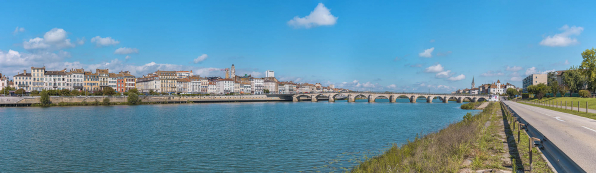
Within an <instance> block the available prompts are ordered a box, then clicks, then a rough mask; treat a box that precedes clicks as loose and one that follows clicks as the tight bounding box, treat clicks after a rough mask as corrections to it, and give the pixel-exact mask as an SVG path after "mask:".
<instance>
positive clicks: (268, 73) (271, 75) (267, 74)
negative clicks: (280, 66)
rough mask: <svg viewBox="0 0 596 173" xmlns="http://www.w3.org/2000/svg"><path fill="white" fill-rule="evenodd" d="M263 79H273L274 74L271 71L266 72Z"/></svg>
mask: <svg viewBox="0 0 596 173" xmlns="http://www.w3.org/2000/svg"><path fill="white" fill-rule="evenodd" d="M265 77H275V73H274V72H273V70H267V71H265Z"/></svg>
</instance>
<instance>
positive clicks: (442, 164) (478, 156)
mask: <svg viewBox="0 0 596 173" xmlns="http://www.w3.org/2000/svg"><path fill="white" fill-rule="evenodd" d="M497 108H498V104H496V103H493V104H491V105H489V106H488V107H487V108H485V109H484V111H482V112H480V113H478V114H476V115H474V116H469V118H466V119H464V120H462V121H460V122H458V123H453V124H450V125H449V126H448V127H446V128H445V129H443V130H440V131H438V132H436V133H430V134H428V135H426V136H424V137H422V138H418V137H417V138H415V139H414V140H413V141H409V140H408V142H407V143H406V144H404V145H402V146H399V147H398V146H397V145H396V144H394V145H393V146H392V147H391V148H390V149H389V150H387V151H386V152H385V153H383V154H382V155H380V156H377V157H373V158H370V159H367V160H366V161H364V162H361V163H360V164H359V165H358V166H356V167H354V168H353V169H352V172H459V170H460V169H461V168H462V162H463V160H464V159H465V158H468V157H474V158H475V161H474V162H473V164H472V165H471V166H473V167H478V168H480V167H499V165H498V164H496V163H493V162H490V161H492V160H494V159H493V158H492V157H491V155H490V154H488V153H489V152H488V151H491V150H497V149H496V148H495V147H494V144H495V141H494V139H493V135H492V134H485V132H492V130H483V128H484V124H485V123H486V122H487V121H489V120H491V116H493V115H494V114H495V112H496V110H497ZM491 124H492V123H491ZM489 129H490V127H489ZM486 161H489V163H490V164H489V165H486V164H485V163H486Z"/></svg>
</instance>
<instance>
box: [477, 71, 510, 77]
mask: <svg viewBox="0 0 596 173" xmlns="http://www.w3.org/2000/svg"><path fill="white" fill-rule="evenodd" d="M503 75H505V73H502V72H498V71H497V72H493V71H490V70H489V71H488V72H486V73H482V74H480V76H484V77H492V76H503Z"/></svg>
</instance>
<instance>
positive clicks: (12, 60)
mask: <svg viewBox="0 0 596 173" xmlns="http://www.w3.org/2000/svg"><path fill="white" fill-rule="evenodd" d="M66 57H70V53H68V52H65V51H60V52H58V53H57V54H56V53H51V52H46V51H43V52H36V53H21V52H18V51H15V50H8V52H4V51H2V50H0V69H2V70H5V72H17V71H21V70H23V69H28V68H29V69H30V68H31V66H41V65H43V64H49V63H54V62H59V61H61V60H63V59H64V58H66Z"/></svg>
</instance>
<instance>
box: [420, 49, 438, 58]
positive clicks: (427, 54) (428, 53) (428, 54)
mask: <svg viewBox="0 0 596 173" xmlns="http://www.w3.org/2000/svg"><path fill="white" fill-rule="evenodd" d="M433 50H435V48H434V47H431V48H430V49H426V50H424V52H421V53H419V54H418V56H420V57H425V58H430V57H432V56H433V55H432V53H433Z"/></svg>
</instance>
